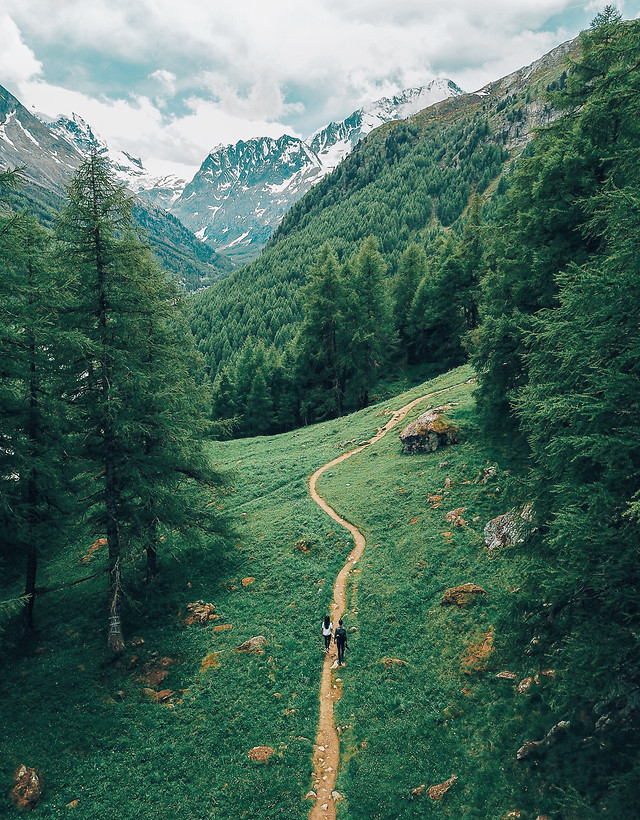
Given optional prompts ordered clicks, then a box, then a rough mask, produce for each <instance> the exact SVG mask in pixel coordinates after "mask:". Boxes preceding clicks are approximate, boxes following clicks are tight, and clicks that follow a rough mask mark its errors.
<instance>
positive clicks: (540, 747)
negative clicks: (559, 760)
mask: <svg viewBox="0 0 640 820" xmlns="http://www.w3.org/2000/svg"><path fill="white" fill-rule="evenodd" d="M570 726H571V724H570V723H569V721H568V720H561V721H560V723H556V725H555V726H553V727H552V728H551V729H549V731H548V732H547V734H546V735H545V736H544V737H543V738H542V740H532V741H529V743H525V744H524V746H521V747H520V748H519V749H518V751H517V753H516V758H517V759H518V760H527V758H534V757H540V756H541V755H543V754H544V753H545V752H546V751H547V749H548V748H549V747H550V746H552V745H553V744H554V743H556V742H557V741H558V740H559V739H560V738H561V737H562V736H563V735H564V734H565V733H566V732H567V730H568V729H569V728H570Z"/></svg>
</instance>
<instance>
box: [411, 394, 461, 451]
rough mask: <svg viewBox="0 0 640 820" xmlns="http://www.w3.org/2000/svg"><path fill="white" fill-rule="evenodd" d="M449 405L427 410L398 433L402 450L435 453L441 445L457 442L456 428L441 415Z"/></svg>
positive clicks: (448, 408) (449, 407)
mask: <svg viewBox="0 0 640 820" xmlns="http://www.w3.org/2000/svg"><path fill="white" fill-rule="evenodd" d="M450 409H451V405H446V406H444V407H436V408H434V409H432V410H427V412H426V413H423V414H422V415H421V416H418V418H417V419H416V420H415V421H412V422H411V424H408V425H407V426H406V427H405V428H404V430H403V431H402V432H401V433H400V442H401V444H402V452H403V453H407V454H412V453H435V451H436V450H439V449H440V448H441V447H446V446H447V445H449V444H457V442H458V430H457V428H456V427H455V426H454V425H453V424H451V423H450V422H449V421H447V420H446V419H444V418H443V416H442V415H441V414H442V413H443V412H444V411H445V410H450Z"/></svg>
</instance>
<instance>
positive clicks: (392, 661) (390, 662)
mask: <svg viewBox="0 0 640 820" xmlns="http://www.w3.org/2000/svg"><path fill="white" fill-rule="evenodd" d="M382 663H383V664H384V668H385V669H391V667H392V666H409V664H408V663H407V661H403V660H400V658H383V659H382Z"/></svg>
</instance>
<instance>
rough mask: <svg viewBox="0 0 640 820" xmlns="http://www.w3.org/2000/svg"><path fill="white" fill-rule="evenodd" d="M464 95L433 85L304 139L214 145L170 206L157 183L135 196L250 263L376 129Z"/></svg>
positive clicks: (446, 84)
mask: <svg viewBox="0 0 640 820" xmlns="http://www.w3.org/2000/svg"><path fill="white" fill-rule="evenodd" d="M463 93H464V92H463V91H462V90H461V89H460V88H458V86H457V85H456V84H455V83H453V82H452V81H451V80H434V81H433V82H431V83H429V85H427V86H422V87H419V88H410V89H407V90H406V91H403V92H402V93H400V94H398V95H396V96H394V97H385V98H383V99H380V100H377V101H376V102H375V103H373V104H372V105H370V106H367V107H365V108H360V109H358V110H357V111H354V112H353V114H351V115H350V116H349V117H347V118H346V119H345V120H342V121H341V122H338V123H335V122H332V123H330V124H329V125H327V126H326V127H325V128H322V129H320V130H319V131H317V132H316V133H314V134H312V135H311V136H310V137H309V138H308V139H307V140H300V139H298V138H296V137H292V136H289V135H285V136H282V137H280V139H277V140H274V139H271V138H268V137H260V138H257V139H252V140H248V141H247V142H238V143H236V144H235V145H227V146H223V145H220V146H218V147H217V148H215V149H214V150H213V151H212V152H211V153H210V154H209V156H208V157H207V158H206V159H205V161H204V162H203V164H202V166H201V168H200V170H199V171H198V172H197V174H196V175H195V177H194V178H193V180H192V181H191V182H190V183H189V184H188V185H187V186H186V187H185V188H184V190H183V191H182V193H181V194H179V195H178V196H174V199H173V201H168V196H167V193H166V192H164V193H163V192H161V191H160V190H159V188H158V187H156V186H155V185H154V186H151V187H147V188H144V183H143V184H142V185H141V186H140V192H141V194H142V196H145V197H148V198H149V199H151V200H152V201H155V202H157V203H158V204H161V205H164V207H166V208H167V209H168V210H169V211H170V212H171V213H172V214H174V215H175V216H177V217H178V218H179V219H180V220H181V221H182V222H183V223H184V224H185V225H186V226H187V227H188V228H189V229H190V230H191V231H193V233H194V234H195V235H196V236H198V237H199V238H200V239H202V240H203V241H204V242H206V243H207V244H208V245H210V246H211V247H212V248H214V249H215V250H217V251H219V252H221V253H224V254H225V255H227V256H230V257H232V258H234V259H236V261H242V262H246V261H250V260H251V259H254V258H255V257H256V256H258V255H259V253H260V251H261V250H262V248H263V247H264V245H265V243H266V242H267V240H268V239H269V237H270V236H271V234H272V233H273V231H274V230H275V229H276V228H277V226H278V225H279V224H280V222H281V220H282V218H283V217H284V215H285V214H286V212H287V211H288V210H289V209H290V208H291V206H292V205H293V204H294V203H295V202H297V201H298V200H299V199H300V198H301V197H302V196H303V195H304V194H305V193H306V192H307V191H308V190H309V189H310V188H312V187H313V186H314V185H315V184H316V183H317V182H319V180H320V179H322V177H324V176H325V175H326V174H328V173H329V172H330V171H332V170H333V169H334V168H335V167H336V165H338V164H339V163H340V162H341V161H342V160H343V159H344V157H345V156H347V155H348V154H349V153H350V152H351V151H352V150H353V148H354V147H355V146H356V145H357V144H358V142H360V140H361V139H363V137H365V136H366V135H367V134H368V133H370V132H371V131H372V130H373V129H374V128H377V127H378V126H379V125H382V124H383V123H385V122H391V121H393V120H399V119H405V118H406V117H409V116H411V115H413V114H415V113H416V112H417V111H420V110H421V109H422V108H426V107H427V106H429V105H432V104H433V103H435V102H437V101H439V100H443V99H446V98H448V97H452V96H457V95H460V94H463ZM173 193H174V194H175V188H174V189H173Z"/></svg>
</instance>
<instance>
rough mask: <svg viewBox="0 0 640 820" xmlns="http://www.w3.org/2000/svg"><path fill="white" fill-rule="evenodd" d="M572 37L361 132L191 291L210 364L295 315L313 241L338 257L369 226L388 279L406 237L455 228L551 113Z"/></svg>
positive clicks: (282, 336) (280, 332) (289, 325)
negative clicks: (239, 264) (249, 244)
mask: <svg viewBox="0 0 640 820" xmlns="http://www.w3.org/2000/svg"><path fill="white" fill-rule="evenodd" d="M575 48H576V44H575V43H566V44H563V45H561V46H559V47H558V48H556V49H554V50H553V51H552V52H551V53H550V54H548V55H546V56H545V57H543V58H542V59H541V60H539V61H537V62H536V63H534V64H533V65H532V66H529V67H527V68H524V69H522V70H521V71H518V72H515V73H514V74H512V75H510V76H509V77H506V78H504V79H502V80H500V81H497V82H495V83H491V84H490V85H488V86H487V87H486V88H484V89H482V91H480V92H478V93H477V94H466V95H461V96H459V97H455V98H453V99H450V100H446V101H443V102H441V103H438V104H436V105H433V106H431V107H429V108H428V109H425V110H424V111H422V112H420V113H419V114H417V115H415V116H414V117H411V118H410V119H408V120H405V121H401V122H397V123H389V124H386V125H384V126H382V127H380V128H378V129H376V130H375V131H374V132H372V133H371V134H369V135H368V136H367V137H366V138H365V139H364V140H363V141H362V142H361V143H360V144H359V145H358V146H357V148H356V149H355V150H354V152H353V153H352V154H351V155H350V156H348V157H347V158H346V159H345V160H344V161H343V162H342V163H341V164H340V165H339V167H338V168H337V169H336V170H335V171H334V172H333V173H332V174H330V175H329V176H327V177H326V178H325V179H323V180H322V181H321V182H320V183H319V184H318V185H317V186H316V187H315V188H313V189H312V190H311V191H310V192H309V193H308V194H306V196H305V197H303V199H302V200H300V201H299V202H298V203H297V204H296V205H295V206H294V207H293V208H292V209H291V211H290V212H289V213H288V214H287V216H286V217H285V219H284V220H283V222H282V224H281V226H280V228H279V230H278V231H277V232H276V234H275V235H274V237H273V238H272V239H271V241H270V242H269V243H268V245H267V248H266V250H265V251H264V253H263V255H262V256H261V257H260V259H258V260H257V261H256V262H254V263H253V264H251V265H249V266H247V267H244V268H242V269H241V270H240V271H237V272H236V273H234V275H233V276H231V277H229V278H228V279H227V280H225V281H224V282H221V283H219V284H217V285H216V286H215V287H212V288H210V289H208V290H207V291H205V292H203V293H202V294H200V295H199V296H198V298H197V299H195V300H194V305H193V308H194V319H193V329H194V332H195V335H196V338H197V339H198V343H199V347H200V349H201V350H202V352H203V353H204V355H205V358H206V362H207V365H208V367H209V368H210V370H211V372H212V373H213V374H214V375H215V372H216V371H217V369H218V368H219V366H220V364H224V363H225V362H227V361H229V359H231V358H232V357H233V356H234V355H235V354H237V353H238V352H239V351H240V349H241V348H242V346H243V344H244V343H245V341H247V340H251V341H252V343H255V341H256V340H258V339H261V340H263V341H264V343H265V344H266V345H267V346H269V345H270V344H272V343H274V342H275V344H276V346H277V347H278V348H279V349H282V348H283V347H284V345H285V343H286V342H287V341H288V340H290V339H291V338H292V336H293V334H294V332H295V327H296V325H297V323H299V322H300V320H301V319H302V295H301V289H302V286H303V285H304V283H305V278H306V275H307V273H308V272H309V270H310V268H311V267H312V266H313V265H314V264H315V261H316V259H317V257H318V254H319V251H320V248H321V246H322V245H323V244H324V243H325V242H330V244H331V246H332V248H333V250H334V252H335V253H336V254H337V257H338V259H339V260H340V261H341V262H342V261H345V260H346V259H348V258H349V257H351V256H352V255H353V254H354V253H355V252H357V251H358V249H359V247H360V245H361V243H362V242H363V241H364V240H365V239H366V238H367V237H368V236H370V235H373V236H375V237H377V239H378V241H379V243H380V250H381V252H382V254H383V256H384V259H385V262H386V264H387V274H386V276H387V279H391V278H393V276H394V274H395V273H396V271H397V268H398V264H399V260H400V257H401V255H402V253H403V251H404V250H406V248H407V247H408V245H409V244H410V243H411V242H418V243H420V244H422V245H428V244H429V243H430V242H431V241H432V240H433V238H434V236H435V235H436V234H437V233H438V232H439V231H441V230H443V229H449V228H451V227H454V228H456V229H457V228H458V227H459V225H460V220H461V217H462V216H463V214H464V212H465V210H466V209H467V207H468V206H469V202H470V198H471V195H472V193H474V192H475V193H477V194H485V193H487V191H488V189H491V190H494V189H495V182H496V180H497V179H498V178H499V177H500V176H501V174H503V173H505V172H508V170H509V168H510V167H511V162H512V160H513V158H514V157H515V156H517V155H518V154H519V152H520V151H521V150H522V148H523V147H524V145H526V143H527V142H528V140H529V139H530V138H531V136H532V134H533V130H534V128H536V127H538V126H541V125H545V124H548V123H549V122H550V121H551V120H552V119H553V117H554V115H555V112H554V108H553V106H552V104H551V102H550V101H549V100H548V98H547V92H548V90H549V88H552V87H556V86H558V85H559V83H560V82H561V80H562V75H563V72H564V70H565V65H564V59H565V57H566V56H567V55H568V54H571V53H572V52H573V51H574V50H575Z"/></svg>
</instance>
